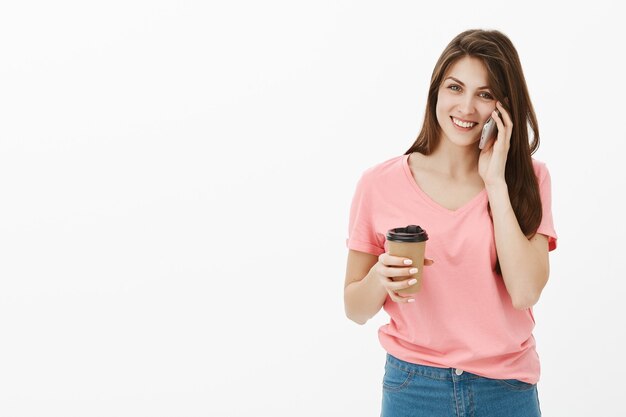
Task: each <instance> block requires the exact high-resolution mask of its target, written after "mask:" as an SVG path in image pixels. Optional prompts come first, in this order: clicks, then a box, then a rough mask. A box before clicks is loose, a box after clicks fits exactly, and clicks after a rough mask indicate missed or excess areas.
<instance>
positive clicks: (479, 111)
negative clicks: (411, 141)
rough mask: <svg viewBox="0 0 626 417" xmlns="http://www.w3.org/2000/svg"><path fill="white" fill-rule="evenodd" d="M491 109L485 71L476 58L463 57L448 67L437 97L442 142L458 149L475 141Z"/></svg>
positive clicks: (491, 102) (493, 103)
mask: <svg viewBox="0 0 626 417" xmlns="http://www.w3.org/2000/svg"><path fill="white" fill-rule="evenodd" d="M495 108H496V100H495V97H494V95H493V93H492V91H491V89H489V87H488V75H487V69H486V68H485V65H484V64H483V63H482V61H481V60H480V59H478V58H474V57H469V56H466V57H463V58H460V59H459V60H458V61H456V62H455V63H454V64H453V65H451V66H450V68H449V69H448V71H447V73H446V75H445V76H444V79H443V82H442V83H441V85H440V86H439V92H438V94H437V107H436V113H437V121H438V122H439V126H441V131H442V139H444V140H445V139H447V140H449V141H451V142H453V143H454V144H456V145H458V146H469V145H472V144H474V143H476V142H478V140H479V139H480V133H481V131H482V128H483V125H484V124H485V122H486V121H487V120H488V119H489V117H490V116H491V112H492V111H493V109H495ZM455 121H456V122H460V124H461V125H460V126H459V125H458V124H455Z"/></svg>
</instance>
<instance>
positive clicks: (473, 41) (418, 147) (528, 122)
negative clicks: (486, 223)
mask: <svg viewBox="0 0 626 417" xmlns="http://www.w3.org/2000/svg"><path fill="white" fill-rule="evenodd" d="M466 56H470V57H475V58H478V59H480V60H481V61H482V62H483V64H484V65H485V67H486V69H487V74H488V79H489V81H488V82H489V86H490V87H491V91H492V92H493V93H494V96H495V98H496V99H497V100H498V101H500V102H501V103H502V105H503V107H504V108H505V110H506V111H507V113H509V115H510V117H511V120H512V122H513V132H512V134H511V146H510V149H509V153H508V156H507V160H506V168H505V180H506V184H507V187H508V191H509V198H510V199H511V205H512V207H513V211H514V212H515V217H517V221H518V222H519V225H520V228H521V229H522V232H523V233H524V235H526V237H527V238H530V237H532V236H534V235H535V233H536V232H537V228H538V227H539V224H540V223H541V214H542V209H541V198H540V196H539V185H538V184H537V177H536V176H535V172H534V170H533V164H532V158H531V155H532V154H534V153H535V151H537V149H538V148H539V127H538V125H537V118H536V116H535V111H534V109H533V105H532V103H531V101H530V96H529V94H528V88H527V87H526V80H525V78H524V73H523V71H522V64H521V63H520V59H519V56H518V54H517V51H516V49H515V47H514V46H513V43H512V42H511V40H510V39H509V38H508V37H507V36H506V35H504V34H503V33H501V32H499V31H497V30H481V29H470V30H466V31H464V32H462V33H460V34H458V35H457V36H456V37H455V38H454V39H452V41H451V42H450V43H449V44H448V46H446V48H445V49H444V51H443V53H442V54H441V56H440V57H439V60H438V61H437V64H436V65H435V68H434V70H433V74H432V77H431V80H430V88H429V90H428V102H427V103H426V111H425V115H424V124H423V126H422V130H421V132H420V133H419V135H418V136H417V139H416V140H415V142H414V143H413V145H411V147H410V148H409V150H407V151H406V152H405V155H408V154H410V153H412V152H419V153H421V154H424V155H430V154H431V153H432V151H433V150H434V149H435V148H436V147H437V145H438V144H439V142H438V141H439V139H440V133H441V128H440V126H439V123H438V122H437V115H436V106H437V94H438V91H439V87H440V85H441V82H442V80H443V77H444V75H445V74H446V71H447V70H448V69H449V68H450V66H451V65H453V64H454V63H455V62H456V61H457V60H459V59H460V58H463V57H466ZM528 126H530V128H531V129H532V131H533V138H532V141H529V137H528ZM489 211H490V212H491V209H490V208H489ZM496 272H497V273H498V274H500V275H501V274H502V271H501V269H500V262H499V261H497V262H496Z"/></svg>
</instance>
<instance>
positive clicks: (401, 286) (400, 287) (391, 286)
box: [385, 278, 417, 292]
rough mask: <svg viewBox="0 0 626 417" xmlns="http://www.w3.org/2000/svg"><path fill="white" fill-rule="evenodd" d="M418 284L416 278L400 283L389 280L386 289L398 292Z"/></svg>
mask: <svg viewBox="0 0 626 417" xmlns="http://www.w3.org/2000/svg"><path fill="white" fill-rule="evenodd" d="M416 283H417V279H416V278H407V279H403V280H400V281H394V280H393V279H391V278H387V282H386V283H385V287H386V288H387V289H388V290H391V291H394V292H397V291H400V290H403V289H405V288H409V287H410V286H411V285H413V284H416Z"/></svg>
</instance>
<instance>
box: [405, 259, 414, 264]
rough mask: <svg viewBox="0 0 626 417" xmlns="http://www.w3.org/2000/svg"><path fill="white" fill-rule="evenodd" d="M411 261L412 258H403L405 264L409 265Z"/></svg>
mask: <svg viewBox="0 0 626 417" xmlns="http://www.w3.org/2000/svg"><path fill="white" fill-rule="evenodd" d="M412 263H413V260H412V259H405V260H404V264H405V265H411V264H412Z"/></svg>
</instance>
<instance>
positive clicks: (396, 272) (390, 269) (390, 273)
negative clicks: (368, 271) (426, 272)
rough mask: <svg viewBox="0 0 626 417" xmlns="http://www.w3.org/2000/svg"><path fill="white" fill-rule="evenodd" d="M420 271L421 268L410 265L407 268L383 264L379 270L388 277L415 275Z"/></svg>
mask: <svg viewBox="0 0 626 417" xmlns="http://www.w3.org/2000/svg"><path fill="white" fill-rule="evenodd" d="M418 271H419V268H417V267H414V266H409V267H406V268H400V267H397V266H381V267H380V269H379V270H378V272H379V273H380V274H381V275H384V276H386V277H406V278H408V277H409V275H415V274H417V272H418Z"/></svg>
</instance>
